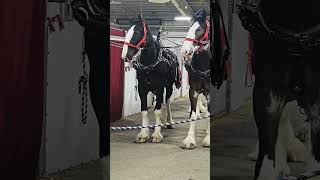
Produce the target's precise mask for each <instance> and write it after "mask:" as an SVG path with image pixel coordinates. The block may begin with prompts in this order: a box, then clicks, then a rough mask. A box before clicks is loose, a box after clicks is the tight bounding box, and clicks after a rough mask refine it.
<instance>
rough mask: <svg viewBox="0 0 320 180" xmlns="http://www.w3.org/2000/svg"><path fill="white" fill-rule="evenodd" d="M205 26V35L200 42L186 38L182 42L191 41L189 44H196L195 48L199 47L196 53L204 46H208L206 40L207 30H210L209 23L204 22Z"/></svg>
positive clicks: (207, 37) (207, 36)
mask: <svg viewBox="0 0 320 180" xmlns="http://www.w3.org/2000/svg"><path fill="white" fill-rule="evenodd" d="M206 25H207V28H206V31H205V33H204V34H203V36H202V38H201V39H200V40H198V39H195V38H186V39H185V40H184V41H191V42H194V43H196V45H197V46H199V48H198V49H197V51H196V52H198V51H200V50H201V49H202V47H204V46H205V45H206V44H208V39H209V31H210V30H209V28H210V24H209V21H208V20H206Z"/></svg>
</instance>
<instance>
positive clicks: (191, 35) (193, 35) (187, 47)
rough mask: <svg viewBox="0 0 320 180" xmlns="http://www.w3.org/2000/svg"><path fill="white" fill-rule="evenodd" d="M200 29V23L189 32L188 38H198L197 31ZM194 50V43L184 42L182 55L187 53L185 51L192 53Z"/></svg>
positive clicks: (196, 23) (194, 25)
mask: <svg viewBox="0 0 320 180" xmlns="http://www.w3.org/2000/svg"><path fill="white" fill-rule="evenodd" d="M199 27H200V24H199V22H195V23H194V24H193V25H192V26H191V28H190V29H189V31H188V34H187V37H186V38H190V39H195V38H196V30H197V29H198V28H199ZM193 49H194V46H193V42H192V41H184V42H183V45H182V49H181V50H182V54H184V53H185V51H187V53H190V52H192V51H193Z"/></svg>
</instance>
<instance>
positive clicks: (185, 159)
mask: <svg viewBox="0 0 320 180" xmlns="http://www.w3.org/2000/svg"><path fill="white" fill-rule="evenodd" d="M171 107H172V114H173V119H174V121H181V120H185V119H187V118H188V117H189V113H188V112H187V110H188V108H189V100H188V98H186V97H185V98H182V99H180V100H177V101H175V102H174V103H172V106H171ZM149 119H150V121H151V123H150V124H154V123H155V117H154V113H153V111H150V113H149ZM207 121H208V118H207V119H205V120H201V121H198V122H197V125H196V129H197V132H196V142H197V145H198V147H197V148H196V149H194V150H184V149H181V148H180V147H179V146H180V145H181V142H182V140H183V139H184V138H185V136H186V134H187V132H188V128H189V123H185V124H180V125H177V127H176V129H162V135H163V136H164V140H163V142H162V143H161V144H153V143H146V144H136V143H134V141H135V138H136V135H137V134H138V133H139V132H140V131H139V130H131V131H116V132H112V133H111V145H110V147H111V161H110V165H111V168H110V173H111V180H209V179H210V151H209V148H204V147H202V146H201V145H202V140H203V138H204V137H205V130H206V126H207ZM123 125H128V126H132V125H141V115H140V114H136V115H133V116H130V117H126V119H125V120H121V121H118V122H116V123H113V124H112V126H123ZM151 133H153V130H151V131H150V135H151Z"/></svg>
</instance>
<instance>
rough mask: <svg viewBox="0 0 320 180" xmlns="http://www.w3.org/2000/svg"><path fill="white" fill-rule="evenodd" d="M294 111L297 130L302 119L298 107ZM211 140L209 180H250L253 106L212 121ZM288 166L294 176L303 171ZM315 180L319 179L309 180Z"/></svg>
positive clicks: (302, 167)
mask: <svg viewBox="0 0 320 180" xmlns="http://www.w3.org/2000/svg"><path fill="white" fill-rule="evenodd" d="M290 105H291V106H296V105H294V104H290ZM293 109H294V112H291V113H292V114H294V115H293V116H292V117H293V120H292V121H291V122H292V124H293V128H294V130H295V131H297V130H298V127H301V123H303V120H304V119H305V117H304V116H302V115H301V114H300V113H299V112H298V110H299V109H298V108H297V106H296V108H293ZM299 124H300V126H299ZM211 138H212V140H211V141H212V142H213V144H212V145H211V146H212V148H211V156H213V159H212V160H213V161H212V162H211V170H212V173H211V176H212V180H233V179H234V180H252V179H253V174H254V168H255V162H254V161H251V160H249V158H248V157H247V155H248V154H249V153H251V152H253V149H254V147H255V144H256V142H257V138H258V137H257V129H256V126H255V122H254V118H253V113H252V104H251V103H248V104H247V105H246V106H244V107H242V108H240V109H239V110H237V111H236V112H233V113H231V114H229V115H228V116H226V117H223V118H220V119H216V120H214V122H213V123H211ZM289 166H290V168H291V173H292V174H294V175H296V174H300V173H303V172H305V171H306V170H305V164H304V163H289ZM316 179H317V180H319V179H320V178H319V177H318V178H313V179H312V180H316Z"/></svg>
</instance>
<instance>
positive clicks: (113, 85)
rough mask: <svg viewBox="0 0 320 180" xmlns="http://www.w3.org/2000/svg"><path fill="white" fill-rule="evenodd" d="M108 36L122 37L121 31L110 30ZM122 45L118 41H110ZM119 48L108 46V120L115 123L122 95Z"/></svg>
mask: <svg viewBox="0 0 320 180" xmlns="http://www.w3.org/2000/svg"><path fill="white" fill-rule="evenodd" d="M110 35H114V36H120V37H124V36H125V32H124V31H123V30H121V29H114V28H110ZM110 42H111V43H112V42H114V43H116V44H123V42H119V41H110ZM121 52H122V48H121V47H116V46H112V45H110V120H111V121H116V120H119V119H121V117H122V109H123V101H124V98H123V93H124V63H123V61H122V60H121Z"/></svg>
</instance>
